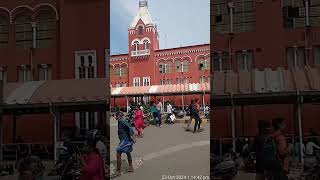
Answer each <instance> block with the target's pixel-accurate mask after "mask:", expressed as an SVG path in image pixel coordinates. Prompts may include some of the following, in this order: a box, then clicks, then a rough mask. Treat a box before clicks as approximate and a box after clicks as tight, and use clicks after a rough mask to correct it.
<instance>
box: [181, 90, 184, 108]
mask: <svg viewBox="0 0 320 180" xmlns="http://www.w3.org/2000/svg"><path fill="white" fill-rule="evenodd" d="M181 101H182V102H181V105H182V111H184V95H183V94H182V95H181Z"/></svg>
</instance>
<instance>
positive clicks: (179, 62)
mask: <svg viewBox="0 0 320 180" xmlns="http://www.w3.org/2000/svg"><path fill="white" fill-rule="evenodd" d="M175 64H176V71H177V72H182V66H181V61H180V60H177V61H175Z"/></svg>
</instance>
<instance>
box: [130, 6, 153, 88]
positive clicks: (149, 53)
mask: <svg viewBox="0 0 320 180" xmlns="http://www.w3.org/2000/svg"><path fill="white" fill-rule="evenodd" d="M128 35H129V38H128V39H129V42H128V46H129V47H128V50H129V53H128V55H129V62H128V65H129V69H130V71H129V77H133V78H132V79H129V85H130V86H148V85H152V84H156V82H155V78H154V76H155V74H156V72H155V70H156V69H155V63H156V62H155V60H154V58H153V57H154V56H155V51H156V50H158V49H159V35H158V31H157V26H156V24H155V23H154V21H153V20H152V18H151V15H150V13H149V9H148V1H147V0H140V1H139V10H138V13H137V15H136V16H135V17H134V19H133V21H132V23H131V25H130V27H129V29H128Z"/></svg>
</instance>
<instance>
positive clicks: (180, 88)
mask: <svg viewBox="0 0 320 180" xmlns="http://www.w3.org/2000/svg"><path fill="white" fill-rule="evenodd" d="M209 92H210V84H209V83H201V84H200V83H190V84H171V85H155V86H138V87H118V88H112V90H111V96H112V97H125V96H144V95H164V96H170V95H181V94H205V93H206V94H209Z"/></svg>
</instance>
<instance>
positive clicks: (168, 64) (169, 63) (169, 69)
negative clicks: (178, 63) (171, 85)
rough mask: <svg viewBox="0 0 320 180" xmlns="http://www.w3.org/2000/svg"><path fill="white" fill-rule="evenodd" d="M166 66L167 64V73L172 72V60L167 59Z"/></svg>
mask: <svg viewBox="0 0 320 180" xmlns="http://www.w3.org/2000/svg"><path fill="white" fill-rule="evenodd" d="M167 66H168V72H167V73H171V72H172V70H171V69H172V62H171V61H168V62H167Z"/></svg>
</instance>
